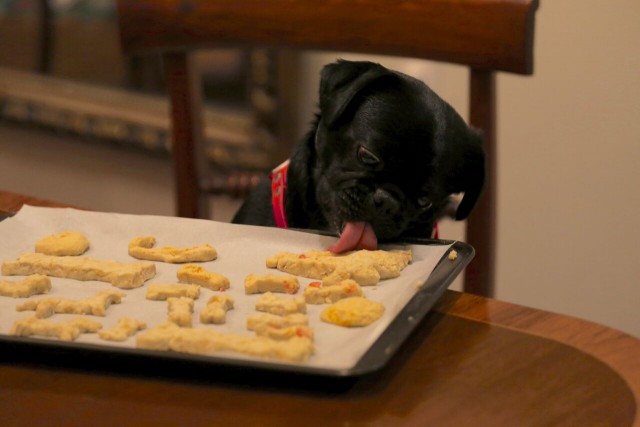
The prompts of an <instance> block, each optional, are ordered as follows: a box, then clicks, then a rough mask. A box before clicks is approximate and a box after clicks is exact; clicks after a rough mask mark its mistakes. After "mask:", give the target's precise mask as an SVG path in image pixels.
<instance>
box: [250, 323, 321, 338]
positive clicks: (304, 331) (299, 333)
mask: <svg viewBox="0 0 640 427" xmlns="http://www.w3.org/2000/svg"><path fill="white" fill-rule="evenodd" d="M255 333H256V336H259V337H267V338H271V339H272V340H277V341H285V340H290V339H291V338H294V337H304V338H308V339H313V329H311V328H310V327H308V326H303V325H298V326H285V327H284V328H275V327H273V326H268V325H267V326H264V327H259V328H256V329H255Z"/></svg>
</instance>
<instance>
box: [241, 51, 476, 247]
mask: <svg viewBox="0 0 640 427" xmlns="http://www.w3.org/2000/svg"><path fill="white" fill-rule="evenodd" d="M319 104H320V112H319V113H318V114H317V117H316V120H315V121H314V123H313V126H312V129H311V131H310V132H309V133H308V135H307V136H306V137H305V138H304V139H303V140H302V141H301V142H300V143H299V144H298V145H297V147H296V148H295V149H294V151H293V154H292V156H291V158H290V159H289V161H288V162H286V163H285V164H284V165H283V166H281V167H280V168H279V169H277V170H275V171H274V174H272V179H267V178H265V179H264V180H262V181H261V182H259V183H258V185H257V187H256V188H255V189H254V191H253V192H252V193H251V195H250V196H249V198H248V199H247V200H246V202H245V203H244V204H243V206H242V207H241V208H240V210H239V211H238V212H237V213H236V215H235V217H234V218H233V222H234V223H241V224H253V225H264V226H276V225H277V226H280V227H287V226H288V227H292V228H301V229H315V230H327V231H330V232H333V233H336V234H337V235H339V236H340V238H339V239H338V241H337V242H336V243H335V244H334V245H332V246H331V247H330V248H329V250H331V251H332V252H336V253H341V252H345V251H348V250H354V249H375V248H376V247H377V243H378V241H394V240H402V239H403V238H406V237H430V236H431V235H432V231H433V229H434V225H435V223H436V221H437V220H438V218H440V217H442V216H444V215H447V214H448V215H450V216H453V217H454V218H455V219H457V220H462V219H464V218H466V217H467V216H468V215H469V213H470V212H471V209H472V208H473V206H474V205H475V203H476V201H477V199H478V197H479V195H480V192H481V190H482V187H483V184H484V178H485V169H484V151H483V148H482V138H481V136H480V135H479V133H478V132H477V131H476V130H474V129H472V128H470V127H469V126H467V125H466V124H465V122H464V121H463V119H462V118H461V117H460V116H459V115H458V114H457V113H456V112H455V111H454V109H453V108H452V107H451V106H450V105H449V104H447V103H446V102H445V101H443V100H442V99H441V98H440V97H438V95H436V94H435V93H434V92H433V91H432V90H431V89H430V88H429V87H427V85H426V84H424V83H423V82H421V81H419V80H417V79H415V78H412V77H410V76H407V75H405V74H402V73H400V72H397V71H393V70H389V69H387V68H385V67H383V66H381V65H379V64H375V63H371V62H351V61H344V60H341V61H338V62H336V63H333V64H329V65H327V66H325V67H324V69H323V70H322V75H321V81H320V102H319ZM458 193H464V196H463V197H462V199H461V201H460V202H459V204H457V206H453V207H452V206H451V204H452V201H453V200H456V199H455V198H453V197H452V196H453V195H455V194H458Z"/></svg>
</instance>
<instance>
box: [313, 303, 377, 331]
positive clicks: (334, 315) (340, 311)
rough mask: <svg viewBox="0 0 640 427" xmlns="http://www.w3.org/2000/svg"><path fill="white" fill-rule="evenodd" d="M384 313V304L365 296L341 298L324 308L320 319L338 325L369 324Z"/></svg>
mask: <svg viewBox="0 0 640 427" xmlns="http://www.w3.org/2000/svg"><path fill="white" fill-rule="evenodd" d="M383 313H384V305H382V304H381V303H379V302H375V301H371V300H368V299H366V298H364V297H351V298H345V299H341V300H340V301H337V302H336V303H334V304H332V305H330V306H329V307H327V308H325V309H324V310H322V312H321V313H320V319H322V321H324V322H327V323H333V324H335V325H338V326H367V325H369V324H371V323H373V322H375V321H376V320H378V319H379V318H380V317H382V314H383Z"/></svg>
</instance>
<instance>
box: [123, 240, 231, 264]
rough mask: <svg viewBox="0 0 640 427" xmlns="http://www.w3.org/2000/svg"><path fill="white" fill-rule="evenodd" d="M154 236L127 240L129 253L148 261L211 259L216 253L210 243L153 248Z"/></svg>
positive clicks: (196, 260) (177, 261) (178, 261)
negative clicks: (186, 246) (182, 246)
mask: <svg viewBox="0 0 640 427" xmlns="http://www.w3.org/2000/svg"><path fill="white" fill-rule="evenodd" d="M155 244H156V238H155V237H153V236H142V237H136V238H135V239H133V240H131V242H129V255H131V256H132V257H134V258H138V259H144V260H148V261H160V262H169V263H183V262H203V261H213V260H214V259H216V258H217V257H218V253H217V252H216V250H215V249H214V248H212V247H211V246H210V245H208V244H206V245H199V246H192V247H188V248H172V247H164V248H154V247H153V246H154V245H155Z"/></svg>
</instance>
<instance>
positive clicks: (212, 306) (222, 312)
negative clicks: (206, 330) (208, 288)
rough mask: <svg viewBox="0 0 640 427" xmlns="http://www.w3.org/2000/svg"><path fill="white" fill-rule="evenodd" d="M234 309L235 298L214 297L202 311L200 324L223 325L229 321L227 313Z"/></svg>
mask: <svg viewBox="0 0 640 427" xmlns="http://www.w3.org/2000/svg"><path fill="white" fill-rule="evenodd" d="M232 308H233V298H231V297H230V296H228V295H214V296H212V297H211V298H209V301H207V306H206V307H205V308H203V309H202V310H201V311H200V323H213V324H216V325H220V324H223V323H225V322H226V320H227V311H229V310H231V309H232Z"/></svg>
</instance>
